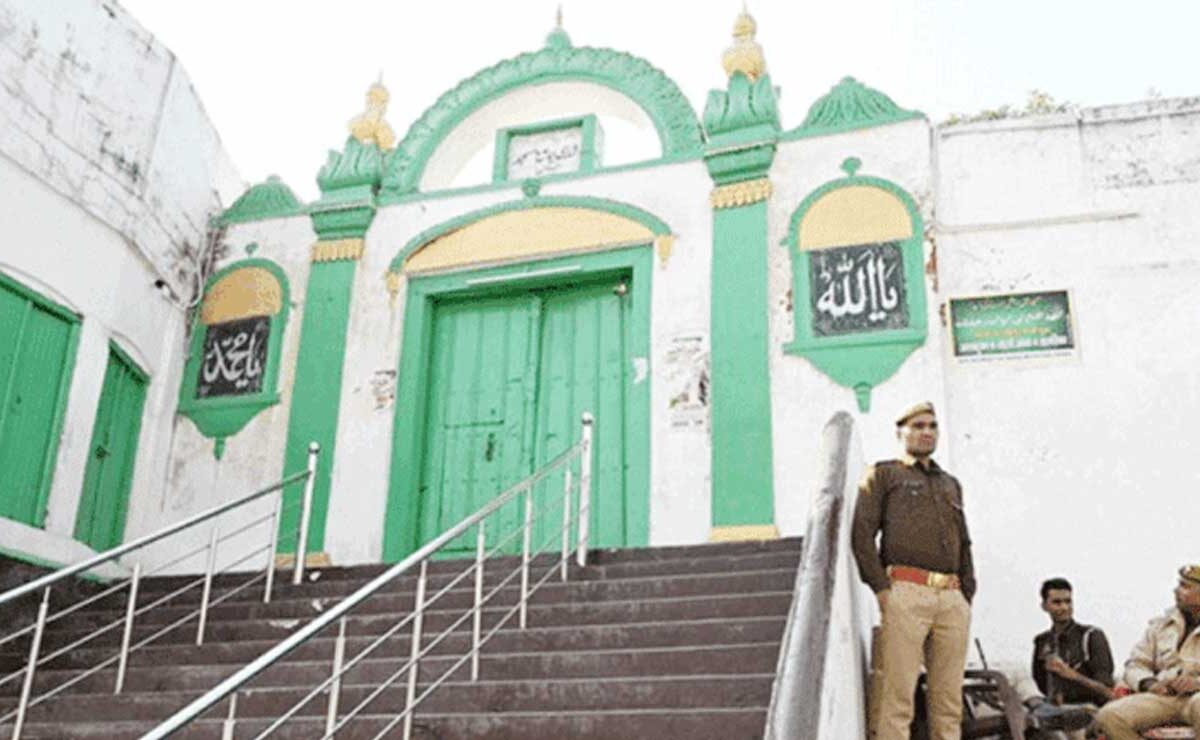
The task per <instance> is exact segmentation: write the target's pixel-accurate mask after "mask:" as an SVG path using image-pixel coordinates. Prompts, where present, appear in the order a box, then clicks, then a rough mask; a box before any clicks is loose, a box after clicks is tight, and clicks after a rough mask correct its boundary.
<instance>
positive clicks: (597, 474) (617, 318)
mask: <svg viewBox="0 0 1200 740" xmlns="http://www.w3.org/2000/svg"><path fill="white" fill-rule="evenodd" d="M618 282H620V281H619V280H618V279H615V278H614V279H606V280H605V281H603V282H599V283H592V284H589V285H585V286H573V287H571V288H564V289H547V290H539V291H524V292H521V293H519V294H513V295H508V296H504V297H499V298H474V299H467V300H458V301H454V302H441V303H438V304H437V305H436V306H435V308H434V320H433V334H432V336H433V342H432V351H431V353H430V360H429V362H430V366H429V378H430V381H429V395H428V399H429V401H428V403H429V405H428V411H427V417H426V429H425V453H424V456H423V462H422V477H421V487H420V511H421V537H420V538H419V539H420V540H421V542H427V541H429V540H430V539H432V538H433V537H435V536H437V535H438V534H439V533H441V532H443V531H445V530H446V529H448V528H449V527H451V526H453V525H454V524H456V523H458V522H459V521H461V520H462V519H463V518H465V517H467V516H469V515H470V514H472V513H473V512H475V511H476V510H478V509H479V508H480V507H481V506H483V505H484V504H485V503H487V501H489V500H491V499H492V498H494V497H495V496H496V495H497V494H499V493H500V492H501V491H503V490H504V489H505V488H507V487H508V486H511V485H512V484H514V483H516V482H517V481H519V480H520V479H521V478H523V477H525V476H526V475H528V474H529V473H530V472H532V471H533V470H534V469H536V468H537V467H539V466H541V465H544V464H545V463H547V462H549V461H550V460H552V459H553V458H554V457H555V456H556V455H558V454H560V453H561V452H562V451H563V450H565V449H567V448H568V447H569V446H570V445H572V444H574V443H575V442H576V441H577V440H578V439H579V428H580V416H581V415H582V414H583V412H584V411H591V412H592V413H593V414H595V415H596V417H597V420H598V421H597V425H596V436H595V441H596V444H595V447H594V450H595V452H594V455H595V457H594V461H595V464H594V468H593V489H592V490H593V494H592V502H593V504H592V509H591V527H592V542H593V544H595V545H598V546H619V545H623V544H625V533H626V511H625V498H626V497H625V491H626V486H625V450H624V432H625V430H624V427H625V377H626V368H627V367H628V364H629V363H628V360H627V358H626V349H627V344H628V337H627V332H628V329H627V325H626V323H627V322H626V316H625V312H626V305H625V304H626V301H627V298H625V297H624V292H623V291H621V292H619V293H620V294H618V292H614V287H615V286H616V285H617V283H618ZM562 485H563V478H562V474H558V475H555V476H552V477H551V478H550V479H549V480H547V481H546V482H545V483H543V484H541V485H540V486H539V487H538V490H537V491H536V492H535V507H536V509H537V510H538V511H539V512H542V513H540V514H539V518H538V519H537V521H536V526H535V528H534V533H533V545H534V546H535V547H538V546H545V547H549V548H557V547H558V543H559V539H558V531H559V528H560V527H561V521H562V520H561V511H562V510H561V503H560V501H561V495H562ZM522 516H523V506H522V504H521V502H520V501H519V500H518V501H517V502H514V504H512V505H510V506H508V507H506V509H505V510H504V511H502V512H500V515H499V517H498V518H497V519H494V520H492V521H489V527H490V529H491V531H490V532H489V535H488V542H489V543H490V544H491V545H495V544H496V543H497V542H498V541H499V538H497V537H496V534H497V532H499V533H501V534H508V533H510V532H512V531H513V530H514V529H515V528H516V527H518V526H519V525H520V522H521V517H522ZM493 522H494V524H493ZM474 536H475V535H474V533H473V532H472V533H469V534H468V535H466V536H464V537H463V538H462V539H460V541H458V542H456V543H453V545H452V546H451V548H450V549H451V551H452V552H454V553H455V554H464V553H465V552H467V551H470V550H472V549H473V548H474V544H475V541H474ZM520 545H521V542H520V538H519V537H516V538H513V539H511V540H509V541H508V542H507V544H506V545H505V547H504V549H505V551H507V552H516V551H519V549H520Z"/></svg>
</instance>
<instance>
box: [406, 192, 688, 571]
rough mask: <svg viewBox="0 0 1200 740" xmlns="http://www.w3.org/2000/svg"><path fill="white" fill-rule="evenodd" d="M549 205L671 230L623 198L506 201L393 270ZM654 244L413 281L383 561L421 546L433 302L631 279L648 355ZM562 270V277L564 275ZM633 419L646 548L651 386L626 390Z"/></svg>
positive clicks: (433, 234) (638, 346)
mask: <svg viewBox="0 0 1200 740" xmlns="http://www.w3.org/2000/svg"><path fill="white" fill-rule="evenodd" d="M547 206H571V207H579V208H592V209H595V210H602V211H606V212H609V213H614V214H617V215H621V216H624V217H626V218H630V219H632V220H635V221H637V222H639V223H641V224H644V225H645V226H646V227H647V228H649V229H650V230H651V232H653V234H654V235H655V236H661V235H664V234H670V233H671V231H670V228H669V227H668V226H667V224H666V223H665V222H664V221H663V220H662V219H660V218H658V217H657V216H654V215H653V214H650V213H648V212H646V211H643V210H641V209H640V208H637V207H636V206H631V205H629V204H626V203H621V202H618V201H612V200H606V199H603V198H589V197H545V198H542V197H534V198H527V199H523V200H519V201H510V202H507V203H501V204H499V205H496V206H492V207H490V208H484V209H481V210H478V211H475V212H473V213H469V214H466V215H463V216H459V217H457V218H453V219H451V220H449V221H446V222H444V223H441V224H438V225H437V226H434V227H433V228H430V229H427V230H426V231H424V232H422V233H421V234H419V235H417V236H416V237H414V238H413V239H411V240H410V241H409V242H408V243H407V244H406V245H405V246H404V248H403V249H401V250H400V252H399V253H398V254H397V255H396V257H395V258H394V259H393V260H392V263H391V268H390V271H394V272H399V271H400V270H402V269H403V265H404V260H405V259H407V258H408V256H409V255H411V254H413V253H414V252H416V251H417V250H418V249H420V248H421V247H422V246H424V245H425V244H427V243H429V242H430V241H432V240H433V239H436V238H437V237H439V236H441V235H443V234H446V233H449V232H451V231H454V230H455V229H459V228H462V227H463V226H466V225H468V224H470V223H474V222H475V221H478V220H480V219H483V218H487V217H488V216H492V215H495V214H497V213H503V212H507V211H517V210H527V209H530V208H541V207H547ZM650 246H651V245H650V242H649V241H647V243H646V244H645V245H644V246H642V245H636V246H624V247H621V248H614V249H609V250H600V251H596V252H588V253H582V254H566V255H562V254H549V255H538V256H536V257H533V258H531V259H525V260H520V261H516V262H512V263H506V264H503V265H495V266H488V267H479V268H471V267H466V268H463V269H456V270H453V271H450V272H446V273H439V274H433V275H425V276H416V277H413V278H411V279H410V280H409V283H408V287H407V289H406V291H405V307H404V329H403V340H402V347H401V350H400V357H399V362H398V384H397V389H396V413H395V417H394V419H393V422H392V424H393V426H392V434H393V438H392V460H391V470H390V473H389V487H388V491H389V492H388V504H387V511H386V514H385V520H384V521H385V526H384V542H383V557H384V560H385V561H395V560H399V559H400V558H402V557H404V556H405V555H407V554H409V553H411V552H412V551H413V550H415V549H416V548H417V547H418V546H419V545H420V544H421V543H419V542H417V532H418V528H417V525H416V521H417V519H416V517H417V508H416V500H415V498H413V497H412V495H411V492H412V491H415V490H416V489H417V486H418V483H419V475H420V464H419V461H420V459H421V454H422V449H423V446H424V438H423V436H422V434H423V432H422V430H423V428H424V423H425V413H426V412H425V401H426V388H427V383H428V378H427V377H426V373H427V372H428V367H427V362H426V358H428V356H429V354H430V351H431V346H432V344H431V343H432V316H433V305H434V302H435V301H437V300H439V299H442V298H446V297H449V296H464V295H471V294H483V293H494V292H495V291H496V290H513V291H521V290H528V289H530V288H531V287H540V286H542V285H546V284H549V283H551V282H552V281H555V280H559V279H562V278H561V277H556V276H557V275H561V274H564V273H565V270H564V268H569V269H570V271H569V275H568V279H571V280H576V279H580V278H586V277H588V276H597V275H604V274H628V275H630V276H632V281H631V282H632V291H631V295H630V297H631V299H632V302H633V304H634V305H637V306H643V307H645V309H644V310H643V311H637V312H635V313H634V314H633V315H632V316H631V319H630V320H631V324H630V352H631V354H632V355H634V356H643V357H646V358H647V359H648V358H649V357H650V311H649V306H650V282H651V274H652V272H653V260H654V257H653V255H652V253H651V252H652V249H651V248H650ZM560 271H563V272H560ZM480 279H483V280H488V281H495V282H492V283H491V285H493V286H499V285H502V286H503V287H502V288H498V287H479V281H480ZM628 392H629V395H628V396H627V402H628V404H629V406H628V409H627V413H628V414H629V417H628V420H627V424H626V429H627V432H626V437H625V444H626V448H627V450H629V451H630V452H629V457H628V462H627V465H628V468H627V470H628V473H627V474H628V476H629V480H630V481H631V485H630V487H629V489H628V491H629V494H628V495H629V498H627V506H628V507H629V511H630V512H631V515H630V516H631V520H630V524H629V529H628V531H627V536H628V538H629V541H628V543H627V544H629V545H631V546H644V545H646V544H648V542H649V512H650V499H649V491H650V384H649V383H637V384H634V385H632V386H631V387H630V388H629V391H628Z"/></svg>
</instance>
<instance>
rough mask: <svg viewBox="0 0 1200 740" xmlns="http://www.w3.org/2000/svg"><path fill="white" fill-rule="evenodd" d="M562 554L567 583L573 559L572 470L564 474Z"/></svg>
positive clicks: (564, 580) (568, 469)
mask: <svg viewBox="0 0 1200 740" xmlns="http://www.w3.org/2000/svg"><path fill="white" fill-rule="evenodd" d="M562 507H563V515H562V553H561V555H560V556H559V558H558V567H559V571H560V572H559V576H560V578H561V579H562V582H563V583H566V582H567V563H568V561H570V559H571V468H570V464H569V463H568V466H567V469H566V470H565V471H564V472H563V502H562Z"/></svg>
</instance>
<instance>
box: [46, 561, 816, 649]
mask: <svg viewBox="0 0 1200 740" xmlns="http://www.w3.org/2000/svg"><path fill="white" fill-rule="evenodd" d="M510 575H512V574H510ZM544 575H547V573H546V571H533V572H531V575H530V581H531V583H536V582H537V580H538V579H540V578H541V577H542V576H544ZM794 580H795V570H794V569H787V568H780V569H775V570H763V571H744V572H733V573H728V572H727V573H702V574H697V575H692V574H680V575H670V576H650V575H642V576H638V577H631V578H609V579H604V580H588V581H574V582H571V581H568V582H567V583H562V582H561V581H559V580H558V578H557V577H556V574H550V580H549V581H547V582H546V583H545V584H543V585H542V586H541V587H540V588H539V589H538V590H537V592H536V594H535V596H534V598H536V599H537V601H538V603H540V604H556V603H568V602H587V603H593V602H600V601H624V600H633V599H656V598H667V597H673V596H694V595H699V594H728V593H747V592H754V591H777V590H783V589H786V588H789V587H791V585H792V583H793V581H794ZM519 582H520V577H519V575H513V577H511V578H510V580H509V582H508V585H507V586H505V587H504V588H503V589H502V590H500V591H498V592H497V593H496V594H495V596H494V597H493V600H492V602H491V603H493V604H495V605H497V606H499V605H505V604H508V605H511V604H515V603H517V602H518V600H519V599H520V594H521V592H520V588H519V587H518V584H519ZM438 593H439V591H428V592H427V599H432V598H433V597H434V596H435V595H437V594H438ZM192 596H193V603H187V604H181V605H179V606H168V605H165V604H164V605H160V606H157V607H155V608H153V609H151V610H150V611H148V612H146V613H145V614H142V615H139V616H138V617H137V619H136V620H135V621H136V623H138V624H145V625H154V624H157V625H163V624H167V623H169V622H173V621H175V620H177V619H179V618H181V617H183V616H186V615H187V614H189V613H191V612H193V611H195V610H196V609H197V608H198V603H196V602H198V601H199V598H200V594H199V593H195V594H193V595H192ZM221 596H222V593H221V592H218V591H214V592H213V594H212V598H213V600H216V599H219V598H220V597H221ZM238 596H240V597H242V600H236V601H235V600H233V599H232V598H231V599H230V600H228V601H224V602H222V603H219V604H215V605H213V606H210V608H209V612H208V619H209V621H210V622H216V621H232V620H264V619H267V620H270V619H290V618H297V617H299V618H304V619H309V618H311V617H313V616H314V615H315V614H319V613H321V612H322V611H324V610H325V609H328V608H329V607H331V606H334V605H335V604H336V603H337V602H338V598H337V597H333V596H328V597H309V596H307V595H306V596H305V597H302V598H295V597H293V598H275V599H272V601H271V603H269V604H264V603H262V601H261V597H260V596H258V595H257V594H248V593H246V592H241V593H239V594H238ZM474 598H475V592H474V587H473V582H472V580H471V579H470V578H464V579H462V580H461V581H460V582H459V583H458V584H456V587H455V588H453V589H451V590H449V591H445V592H444V593H442V594H441V595H438V596H437V600H436V601H433V602H432V604H433V605H434V606H436V607H438V608H440V609H455V608H457V609H466V608H470V607H471V606H472V605H473V604H474ZM151 601H152V600H151V599H142V598H140V597H139V599H138V603H139V604H148V603H151ZM415 602H416V593H415V591H414V592H411V593H395V592H393V593H380V594H376V595H374V596H372V597H371V598H370V599H368V600H367V601H365V602H363V603H362V604H361V605H360V606H359V607H358V608H357V609H355V611H356V612H357V613H359V614H399V613H404V612H407V611H409V610H411V609H412V608H413V606H414V604H415ZM427 603H430V602H427ZM124 618H125V612H124V610H123V609H122V610H95V609H83V610H80V611H78V612H75V613H72V614H68V615H66V616H64V617H62V618H61V619H58V620H56V621H55V622H53V623H51V624H50V625H49V629H48V634H50V635H53V634H56V633H59V632H69V631H71V630H83V629H89V630H92V629H95V628H98V627H103V626H105V625H108V624H112V623H113V622H117V621H121V620H123V619H124Z"/></svg>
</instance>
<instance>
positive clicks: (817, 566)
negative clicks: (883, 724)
mask: <svg viewBox="0 0 1200 740" xmlns="http://www.w3.org/2000/svg"><path fill="white" fill-rule="evenodd" d="M815 459H816V461H817V463H818V465H819V468H818V476H817V480H818V481H820V487H819V488H818V489H817V490H816V492H815V495H814V497H813V499H812V508H811V509H810V511H809V515H808V527H807V529H806V530H805V533H804V546H803V550H802V552H801V555H800V568H799V570H798V571H797V573H796V583H795V587H794V589H793V596H792V605H791V608H790V609H789V610H788V620H787V626H786V627H785V628H784V633H783V641H782V644H781V645H780V648H779V660H778V664H777V667H776V672H775V682H774V686H773V687H772V691H771V703H770V706H769V708H768V710H767V722H766V727H765V730H764V733H763V737H764V738H765V740H791V739H792V738H806V740H850V739H851V738H853V739H856V740H857V739H860V738H865V737H866V723H865V721H864V720H865V718H866V692H865V689H866V683H867V676H868V669H867V653H866V645H867V641H868V635H869V627H868V626H867V624H866V623H865V621H864V617H865V614H864V607H863V592H864V590H866V589H865V587H864V586H863V585H862V584H861V582H860V581H859V579H858V573H857V569H856V568H855V566H854V561H853V555H852V554H851V552H850V522H851V519H852V512H853V508H854V501H855V496H856V495H857V486H856V485H855V479H856V476H857V474H858V471H859V470H860V469H861V468H862V449H861V444H860V443H859V441H858V438H857V435H856V434H855V431H854V419H853V417H851V416H850V414H848V413H846V412H845V411H839V412H837V413H836V414H834V415H833V417H832V418H830V420H829V421H828V422H826V424H825V427H824V428H823V429H822V431H821V446H820V449H819V451H818V453H817V455H816V458H815ZM866 593H867V594H869V593H870V591H869V590H867V591H866Z"/></svg>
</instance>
